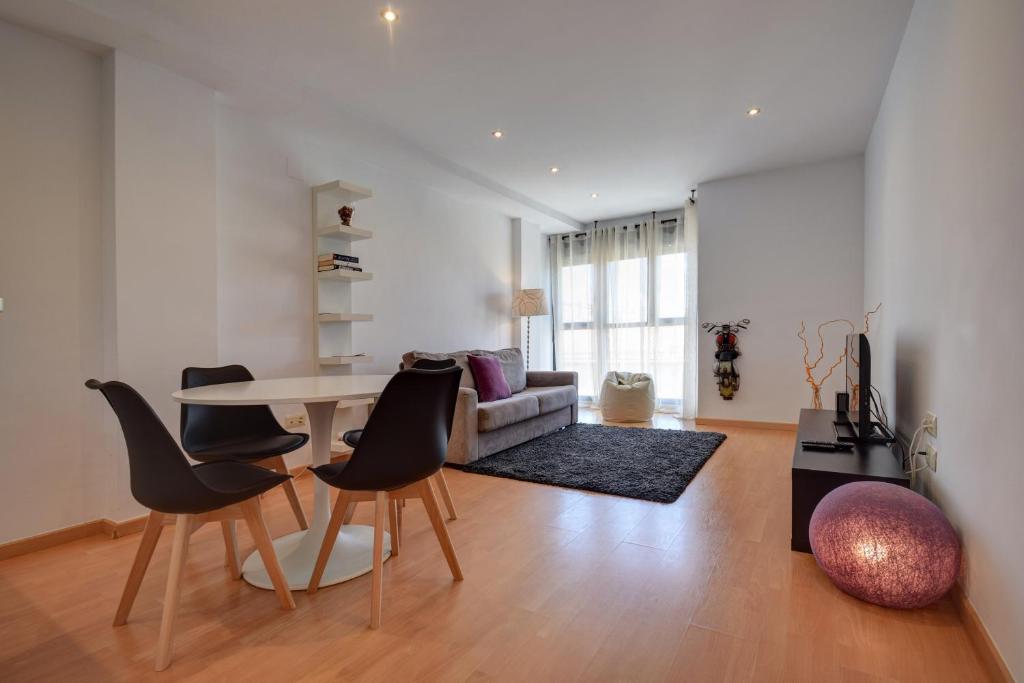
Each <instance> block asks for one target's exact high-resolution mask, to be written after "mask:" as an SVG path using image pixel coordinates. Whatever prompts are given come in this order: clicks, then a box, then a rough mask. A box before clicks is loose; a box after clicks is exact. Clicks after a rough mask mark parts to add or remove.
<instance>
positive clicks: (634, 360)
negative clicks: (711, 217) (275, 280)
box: [549, 212, 697, 417]
mask: <svg viewBox="0 0 1024 683" xmlns="http://www.w3.org/2000/svg"><path fill="white" fill-rule="evenodd" d="M687 217H688V218H689V214H688V215H687ZM694 219H695V214H694ZM694 233H695V231H694ZM549 244H550V250H551V258H550V263H551V267H552V273H551V290H552V309H553V310H552V313H553V316H554V334H555V361H556V367H557V368H558V369H560V370H575V371H576V372H578V373H579V378H580V397H581V401H582V402H584V403H585V404H586V403H588V402H589V403H593V402H596V401H597V398H598V395H599V393H600V388H601V381H602V380H603V379H604V376H605V374H606V373H607V372H608V371H610V370H616V371H625V372H644V373H647V374H650V375H651V376H652V377H654V385H655V390H656V392H657V407H658V410H661V411H668V412H674V413H678V414H680V415H682V416H683V417H692V416H693V414H694V412H695V408H696V405H695V399H696V394H697V392H696V356H695V352H696V347H697V344H696V319H695V312H696V308H695V305H694V302H695V297H694V296H691V294H690V289H691V288H692V289H693V290H694V292H695V291H696V277H695V274H696V267H695V266H696V235H695V234H693V235H690V234H689V225H688V224H687V225H685V226H684V221H683V214H682V213H681V212H672V213H662V214H652V215H651V216H649V217H647V218H642V219H634V220H628V221H618V222H612V223H610V224H606V225H602V226H595V227H594V228H593V229H591V230H586V231H583V232H579V233H572V234H567V235H555V236H552V237H551V239H550V242H549ZM691 281H692V284H691Z"/></svg>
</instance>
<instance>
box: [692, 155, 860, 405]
mask: <svg viewBox="0 0 1024 683" xmlns="http://www.w3.org/2000/svg"><path fill="white" fill-rule="evenodd" d="M697 208H698V210H699V211H700V272H699V290H698V291H699V302H698V309H699V315H700V322H701V323H704V322H710V321H725V320H738V319H741V318H750V320H751V323H750V329H749V330H747V331H745V332H743V333H741V334H740V341H739V344H740V350H741V351H742V352H743V356H742V357H741V358H740V359H739V360H738V361H737V367H738V369H739V373H740V377H741V384H740V389H739V391H738V392H737V394H736V396H735V398H734V399H733V400H731V401H725V400H723V399H722V398H721V397H720V396H719V395H718V387H717V386H716V385H715V383H714V376H713V375H712V364H713V363H714V340H713V339H712V337H711V335H709V334H706V333H704V331H703V330H701V331H700V334H699V337H700V342H699V353H700V357H699V359H698V363H699V391H698V409H697V415H698V417H702V418H713V419H728V420H752V421H763V422H791V423H792V422H796V421H797V419H798V417H799V412H800V408H808V407H810V404H811V390H810V386H809V385H808V384H806V383H805V381H804V378H805V374H804V366H803V347H802V345H801V343H800V340H799V339H797V337H796V334H797V331H798V330H799V328H800V321H801V320H805V321H806V322H807V326H808V328H809V334H810V335H811V336H810V337H809V338H810V339H812V342H813V341H814V340H816V339H817V337H816V336H815V328H816V327H817V324H818V323H819V322H824V321H826V320H831V319H834V318H847V319H849V320H852V321H853V322H854V323H855V324H858V325H859V323H860V320H861V319H862V317H863V309H864V300H863V283H864V261H863V258H864V242H863V238H864V165H863V158H862V157H859V156H858V157H851V158H847V159H839V160H835V161H828V162H824V163H819V164H810V165H804V166H796V167H793V168H786V169H781V170H775V171H766V172H763V173H755V174H751V175H745V176H739V177H736V178H728V179H725V180H717V181H712V182H708V183H704V184H702V185H701V186H700V188H699V191H698V207H697ZM872 307H873V306H872ZM858 331H859V327H858ZM843 334H845V330H838V329H836V330H834V331H833V333H832V334H831V335H828V336H827V337H826V344H827V346H826V354H827V355H826V360H825V361H822V365H824V364H825V363H826V362H827V361H828V358H830V357H831V358H835V357H838V355H839V353H841V351H842V348H843V341H842V335H843ZM815 347H816V344H815V346H812V352H813V351H815ZM820 372H821V371H820V370H819V374H820ZM842 386H843V376H842V373H840V372H838V370H837V372H836V374H834V375H833V380H830V381H829V382H828V383H827V384H825V386H824V387H823V389H822V401H823V403H824V405H825V407H827V408H831V407H832V406H833V405H834V402H835V397H834V392H835V391H836V390H838V389H840V388H842Z"/></svg>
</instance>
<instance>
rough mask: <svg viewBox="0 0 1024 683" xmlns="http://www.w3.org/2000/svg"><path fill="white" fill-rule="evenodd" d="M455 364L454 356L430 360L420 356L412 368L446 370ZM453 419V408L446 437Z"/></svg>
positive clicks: (449, 433) (450, 431)
mask: <svg viewBox="0 0 1024 683" xmlns="http://www.w3.org/2000/svg"><path fill="white" fill-rule="evenodd" d="M455 365H456V363H455V359H454V358H445V359H444V360H430V359H429V358H420V359H419V360H418V361H416V362H415V363H413V364H412V367H413V369H414V370H447V369H448V368H454V367H455ZM454 421H455V411H454V410H453V411H452V413H451V415H449V416H448V425H447V427H448V438H449V439H450V438H452V422H454Z"/></svg>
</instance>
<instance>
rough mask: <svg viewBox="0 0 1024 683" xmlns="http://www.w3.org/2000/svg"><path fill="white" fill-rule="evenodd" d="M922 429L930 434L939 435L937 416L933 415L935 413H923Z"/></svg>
mask: <svg viewBox="0 0 1024 683" xmlns="http://www.w3.org/2000/svg"><path fill="white" fill-rule="evenodd" d="M924 431H925V432H926V433H928V434H929V435H931V436H938V435H939V418H937V417H936V416H935V413H932V412H928V413H925V414H924Z"/></svg>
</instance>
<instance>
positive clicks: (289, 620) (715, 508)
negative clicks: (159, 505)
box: [0, 411, 985, 682]
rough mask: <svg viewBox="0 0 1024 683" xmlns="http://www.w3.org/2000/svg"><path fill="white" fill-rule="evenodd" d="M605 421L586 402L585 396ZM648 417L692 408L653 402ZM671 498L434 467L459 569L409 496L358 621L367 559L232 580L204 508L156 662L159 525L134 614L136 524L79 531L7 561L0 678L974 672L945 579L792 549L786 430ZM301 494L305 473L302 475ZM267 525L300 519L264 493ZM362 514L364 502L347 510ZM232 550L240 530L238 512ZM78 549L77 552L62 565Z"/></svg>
mask: <svg viewBox="0 0 1024 683" xmlns="http://www.w3.org/2000/svg"><path fill="white" fill-rule="evenodd" d="M581 419H582V420H583V421H587V422H599V421H600V416H599V414H597V413H595V412H592V411H581ZM656 426H657V427H662V428H676V429H679V428H689V426H688V425H685V424H683V423H682V422H680V421H679V420H677V419H675V418H672V417H668V416H658V417H657V418H656ZM722 431H724V432H725V433H727V434H728V437H729V438H728V439H727V440H726V441H725V443H724V444H723V445H722V447H721V448H720V449H719V450H718V451H717V452H716V453H715V455H714V457H712V459H711V460H710V461H709V462H708V464H707V465H706V466H705V467H704V469H703V470H702V471H701V473H700V474H699V475H698V476H697V478H696V479H695V480H694V482H693V483H692V484H691V486H690V487H689V488H688V489H687V491H686V492H685V493H684V494H683V496H682V497H681V498H680V499H679V500H678V501H676V502H675V503H673V504H671V505H661V504H657V503H648V502H644V501H638V500H631V499H624V498H616V497H613V496H605V495H599V494H589V493H584V492H580V491H573V490H567V489H560V488H555V487H549V486H543V485H539V484H531V483H526V482H519V481H511V480H507V479H498V478H493V477H487V476H481V475H473V474H466V473H464V472H460V471H457V470H450V469H449V470H447V477H448V480H449V483H450V486H451V488H452V492H453V494H454V496H455V501H456V505H457V506H458V510H459V519H458V520H457V521H455V522H452V523H451V524H450V526H449V528H450V531H451V535H452V538H453V541H454V543H455V546H456V548H457V550H458V553H459V557H460V560H461V562H462V567H463V570H464V572H465V575H466V580H465V581H464V582H462V583H453V582H452V580H451V575H450V574H449V572H448V567H447V566H446V565H445V562H444V559H443V557H442V555H441V552H440V550H439V549H438V547H437V543H436V541H435V539H434V537H433V533H432V532H431V531H430V528H429V525H428V522H427V518H426V515H425V514H424V512H423V510H422V508H421V507H420V506H419V505H418V503H412V502H410V505H409V507H408V508H407V513H406V525H405V535H404V540H403V545H402V552H401V554H400V556H399V557H397V558H393V559H391V560H389V561H388V562H387V563H386V564H385V579H384V616H383V624H382V627H381V629H380V630H379V631H376V632H374V631H370V630H369V629H368V628H367V623H368V619H369V600H370V598H369V591H370V576H369V575H368V574H367V575H365V576H363V577H360V578H358V579H356V580H354V581H350V582H348V583H345V584H341V585H338V586H334V587H331V588H327V589H324V590H321V591H320V592H318V593H317V594H316V595H315V596H313V597H311V598H310V597H307V596H306V595H305V594H304V593H295V601H296V603H297V609H296V610H295V611H294V612H290V613H286V612H282V611H281V610H279V609H278V607H277V600H276V598H275V597H274V594H273V593H272V592H268V591H262V590H259V589H256V588H252V587H250V586H249V585H248V584H246V583H244V582H241V581H232V580H231V579H230V578H229V576H228V574H227V571H226V569H225V568H224V567H223V553H224V549H223V542H222V538H221V534H220V530H219V529H218V528H217V526H216V525H207V526H206V527H204V528H202V529H201V530H199V531H197V532H196V535H195V539H194V541H193V545H192V548H191V550H190V552H189V564H188V569H187V573H186V576H185V579H184V587H183V598H182V602H181V608H180V610H179V616H178V625H177V629H176V630H177V637H176V642H175V657H174V662H173V664H172V666H171V668H170V669H169V670H168V671H167V672H165V673H163V674H156V673H154V672H153V670H152V665H153V648H154V646H155V644H156V639H157V631H158V629H159V622H160V611H161V601H162V596H163V586H164V581H165V579H166V573H167V564H168V559H169V555H170V541H171V536H172V535H171V534H164V536H163V538H162V539H161V541H160V544H159V547H158V548H157V550H156V553H155V555H154V558H153V563H152V565H151V568H150V574H149V575H148V576H147V577H146V579H145V581H144V582H143V584H142V589H141V591H140V593H139V596H138V599H137V601H136V604H135V611H134V612H133V613H132V615H131V618H130V619H129V622H128V625H127V626H125V627H121V628H117V629H114V628H111V626H110V623H111V620H112V618H113V613H114V608H115V606H116V604H117V599H118V597H119V595H120V591H121V588H122V585H123V582H124V579H125V576H126V575H127V571H128V568H129V566H130V563H131V560H132V557H133V555H134V552H135V548H136V545H137V544H138V539H139V537H138V535H132V536H128V537H125V538H122V539H118V540H109V539H105V538H101V537H98V536H97V537H94V538H89V539H83V540H80V541H75V542H73V543H68V544H65V545H62V546H58V547H55V548H51V549H48V550H44V551H39V552H36V553H33V554H30V555H25V556H22V557H17V558H13V559H9V560H5V561H3V562H0V679H3V680H4V681H20V680H29V679H32V680H40V679H48V680H55V679H61V680H71V679H73V680H76V681H112V680H133V681H134V680H140V679H150V678H151V679H153V680H196V681H199V680H231V681H237V680H271V681H274V680H281V681H284V680H296V679H299V678H303V679H304V680H360V681H377V680H381V681H383V680H396V679H399V680H402V679H404V680H444V681H483V680H532V681H538V680H550V681H560V682H561V681H571V680H602V681H605V680H615V681H621V680H631V681H657V680H674V681H727V680H728V681H744V680H757V681H874V680H886V681H891V680H900V681H960V682H962V681H975V680H977V681H982V680H985V677H984V674H983V673H982V668H981V662H980V660H979V659H978V658H977V656H976V654H975V652H974V650H973V649H972V646H971V644H970V643H969V641H968V639H967V634H966V632H965V631H964V629H963V627H962V626H961V624H960V622H959V619H958V617H957V614H956V612H955V608H954V606H953V604H952V603H951V602H950V601H949V600H948V599H945V600H943V601H941V602H939V603H938V604H936V605H934V606H932V607H930V608H927V609H923V610H916V611H908V612H904V611H898V610H887V609H883V608H880V607H875V606H873V605H869V604H866V603H863V602H860V601H858V600H855V599H853V598H851V597H848V596H846V595H845V594H843V593H841V592H840V591H838V590H837V589H836V588H834V587H833V586H832V585H831V584H830V583H829V582H828V580H827V579H826V578H825V576H824V575H823V574H822V573H821V572H820V571H818V569H817V568H816V566H815V564H814V559H813V558H812V557H811V556H810V555H805V554H800V553H793V552H790V550H789V502H790V501H789V487H790V484H789V466H790V459H791V456H792V449H793V439H794V436H795V435H794V434H793V433H791V432H782V431H768V430H753V429H741V428H728V429H724V430H722ZM297 483H298V487H299V490H300V492H301V494H302V496H303V500H304V501H305V503H306V505H307V508H308V506H309V505H310V501H311V499H312V481H311V478H310V477H309V476H303V477H300V478H299V479H298V482H297ZM265 509H266V510H267V518H268V522H269V524H270V527H271V532H272V533H273V534H275V535H278V534H285V533H288V532H291V531H293V530H294V526H295V520H294V517H292V515H291V512H290V509H289V507H288V503H287V501H286V499H285V496H284V494H283V493H281V492H273V493H271V494H269V495H268V496H267V497H266V508H265ZM370 516H371V510H370V506H369V505H361V506H360V509H359V511H358V512H357V514H356V520H355V521H356V522H357V523H366V522H367V521H368V520H369V519H370ZM240 543H241V544H242V547H243V553H244V554H248V552H250V551H251V550H252V548H253V544H252V542H251V541H250V540H249V538H248V535H247V534H244V533H240ZM72 568H74V569H72Z"/></svg>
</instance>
